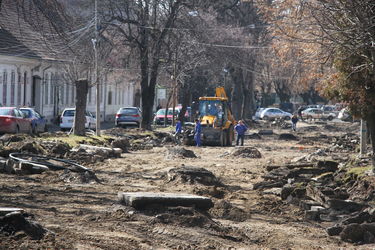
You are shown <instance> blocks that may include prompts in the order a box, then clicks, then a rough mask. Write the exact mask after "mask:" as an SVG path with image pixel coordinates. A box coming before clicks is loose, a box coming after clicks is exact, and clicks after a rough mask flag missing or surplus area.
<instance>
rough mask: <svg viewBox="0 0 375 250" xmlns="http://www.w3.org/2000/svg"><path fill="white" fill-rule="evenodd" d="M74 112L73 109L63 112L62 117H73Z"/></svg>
mask: <svg viewBox="0 0 375 250" xmlns="http://www.w3.org/2000/svg"><path fill="white" fill-rule="evenodd" d="M75 113H76V111H75V110H74V109H70V110H65V112H64V116H74V115H75Z"/></svg>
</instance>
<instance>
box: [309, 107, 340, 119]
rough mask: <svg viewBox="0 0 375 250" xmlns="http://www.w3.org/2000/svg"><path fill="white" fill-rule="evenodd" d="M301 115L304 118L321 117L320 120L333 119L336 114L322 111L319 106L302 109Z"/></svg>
mask: <svg viewBox="0 0 375 250" xmlns="http://www.w3.org/2000/svg"><path fill="white" fill-rule="evenodd" d="M302 117H303V118H304V119H309V120H311V119H321V120H329V121H331V120H333V119H334V118H335V117H336V115H335V114H334V113H324V112H323V110H322V109H320V108H308V109H305V110H304V111H302Z"/></svg>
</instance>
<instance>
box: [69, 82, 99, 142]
mask: <svg viewBox="0 0 375 250" xmlns="http://www.w3.org/2000/svg"><path fill="white" fill-rule="evenodd" d="M88 89H89V84H88V82H87V79H81V80H78V81H77V82H76V113H75V117H74V128H73V133H74V134H75V135H85V123H86V115H85V112H86V102H87V94H88ZM97 119H99V118H97Z"/></svg>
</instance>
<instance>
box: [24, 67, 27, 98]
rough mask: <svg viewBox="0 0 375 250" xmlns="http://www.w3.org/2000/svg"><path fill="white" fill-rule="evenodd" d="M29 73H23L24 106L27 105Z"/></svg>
mask: <svg viewBox="0 0 375 250" xmlns="http://www.w3.org/2000/svg"><path fill="white" fill-rule="evenodd" d="M26 86H27V72H26V71H25V73H23V105H26Z"/></svg>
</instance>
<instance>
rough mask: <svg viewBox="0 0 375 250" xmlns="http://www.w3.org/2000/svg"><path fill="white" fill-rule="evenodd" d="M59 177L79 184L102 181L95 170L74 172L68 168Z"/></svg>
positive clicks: (67, 181)
mask: <svg viewBox="0 0 375 250" xmlns="http://www.w3.org/2000/svg"><path fill="white" fill-rule="evenodd" d="M59 179H60V180H62V181H64V182H66V183H77V184H89V183H96V182H98V183H100V181H99V179H98V177H96V175H95V173H94V172H91V171H85V172H79V173H76V172H72V171H70V170H68V169H66V170H64V172H63V173H62V174H60V175H59Z"/></svg>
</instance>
